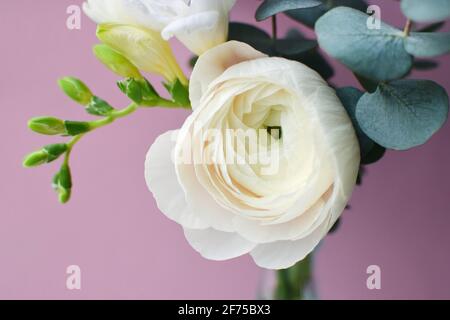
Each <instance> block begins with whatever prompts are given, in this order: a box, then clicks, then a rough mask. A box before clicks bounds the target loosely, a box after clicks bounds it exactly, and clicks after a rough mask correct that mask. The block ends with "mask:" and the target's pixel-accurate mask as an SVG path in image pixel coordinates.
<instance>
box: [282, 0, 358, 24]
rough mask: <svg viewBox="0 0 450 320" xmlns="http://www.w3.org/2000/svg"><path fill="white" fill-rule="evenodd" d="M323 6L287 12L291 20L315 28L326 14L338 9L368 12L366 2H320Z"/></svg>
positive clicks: (329, 0)
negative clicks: (347, 8)
mask: <svg viewBox="0 0 450 320" xmlns="http://www.w3.org/2000/svg"><path fill="white" fill-rule="evenodd" d="M319 1H320V2H321V3H322V4H321V5H320V6H317V7H312V8H305V9H295V10H288V11H286V12H285V14H286V15H288V16H289V17H290V18H292V19H294V20H296V21H298V22H300V23H302V24H304V25H306V26H308V27H311V28H314V24H315V23H316V21H317V20H318V19H319V18H320V17H321V16H323V15H324V14H325V13H326V12H328V11H330V10H331V9H333V8H336V7H350V8H354V9H357V10H360V11H364V12H365V11H366V9H367V3H366V2H365V1H364V0H319Z"/></svg>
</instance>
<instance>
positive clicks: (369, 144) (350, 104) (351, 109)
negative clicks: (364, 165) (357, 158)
mask: <svg viewBox="0 0 450 320" xmlns="http://www.w3.org/2000/svg"><path fill="white" fill-rule="evenodd" d="M336 94H337V96H338V97H339V100H341V103H342V105H343V106H344V108H345V110H347V113H348V115H349V117H350V119H351V120H352V123H353V127H354V128H355V132H356V135H357V137H358V141H359V147H360V151H361V158H364V157H365V156H366V155H367V154H369V152H370V151H371V150H372V148H373V146H374V142H373V141H372V140H371V139H370V138H369V137H368V136H367V135H366V134H365V133H364V131H362V130H361V128H360V127H359V125H358V121H357V120H356V105H357V104H358V101H359V99H361V97H362V96H363V94H364V92H362V91H360V90H358V89H356V88H353V87H344V88H339V89H337V90H336Z"/></svg>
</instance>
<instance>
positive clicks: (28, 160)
mask: <svg viewBox="0 0 450 320" xmlns="http://www.w3.org/2000/svg"><path fill="white" fill-rule="evenodd" d="M47 159H48V157H47V153H46V152H45V151H43V150H39V151H36V152H33V153H31V154H29V155H27V156H26V157H25V159H24V160H23V166H24V167H25V168H32V167H37V166H40V165H41V164H44V163H47Z"/></svg>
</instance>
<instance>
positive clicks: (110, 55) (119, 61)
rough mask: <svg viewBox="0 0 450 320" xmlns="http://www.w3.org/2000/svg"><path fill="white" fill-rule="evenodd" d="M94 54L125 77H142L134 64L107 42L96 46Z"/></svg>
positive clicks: (113, 70)
mask: <svg viewBox="0 0 450 320" xmlns="http://www.w3.org/2000/svg"><path fill="white" fill-rule="evenodd" d="M94 54H95V56H96V57H97V59H98V60H100V62H102V63H103V64H104V65H105V66H106V67H107V68H108V69H109V70H111V71H112V72H114V73H115V74H117V75H119V76H121V77H124V78H133V79H141V78H142V75H141V73H140V72H139V70H138V69H137V68H136V66H135V65H134V64H132V63H131V62H130V61H129V60H128V59H127V58H125V57H124V56H123V55H121V54H120V53H119V52H118V51H116V50H114V49H113V48H111V47H110V46H108V45H106V44H98V45H96V46H94Z"/></svg>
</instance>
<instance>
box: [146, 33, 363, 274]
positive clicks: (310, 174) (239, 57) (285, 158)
mask: <svg viewBox="0 0 450 320" xmlns="http://www.w3.org/2000/svg"><path fill="white" fill-rule="evenodd" d="M190 97H191V102H192V106H193V109H194V111H193V114H192V115H191V116H190V117H189V118H188V119H187V120H186V122H185V123H184V125H183V127H182V128H181V129H180V130H177V131H174V132H167V133H165V134H163V135H161V136H160V137H159V138H158V139H157V140H156V142H155V143H154V144H153V146H152V147H151V148H150V150H149V153H148V155H147V160H146V164H145V168H146V172H145V176H146V181H147V184H148V187H149V188H150V190H151V191H152V192H153V194H154V197H155V198H156V201H157V204H158V207H159V208H160V210H161V211H162V212H163V213H165V214H166V215H167V216H168V217H169V218H170V219H172V220H174V221H176V222H178V223H179V224H181V225H182V227H183V228H184V233H185V236H186V238H187V241H188V242H189V243H190V244H191V246H192V247H193V248H194V249H195V250H197V251H198V252H200V254H201V255H202V256H204V257H205V258H208V259H213V260H226V259H231V258H234V257H237V256H240V255H243V254H246V253H250V254H251V256H252V257H253V259H254V260H255V262H256V263H257V264H258V265H259V266H261V267H264V268H269V269H282V268H287V267H290V266H292V265H293V264H295V263H296V262H298V261H300V260H302V259H303V258H305V256H306V255H308V254H309V253H310V252H311V251H312V250H313V249H314V248H315V247H316V246H317V244H318V243H319V242H320V240H321V239H322V238H323V237H324V236H325V235H326V234H327V233H328V231H329V230H330V228H331V227H332V226H333V224H334V223H335V222H336V220H337V219H338V218H339V216H340V215H341V213H342V212H343V210H344V208H345V206H346V204H347V202H348V200H349V198H350V195H351V193H352V190H353V188H354V186H355V181H356V177H357V173H358V169H359V162H360V156H359V145H358V141H357V138H356V135H355V132H354V129H353V126H352V123H351V121H350V119H349V117H348V115H347V113H346V111H345V109H344V107H343V106H342V104H341V102H340V101H339V99H338V98H337V96H336V94H335V91H334V90H333V89H332V88H331V87H329V86H328V85H327V83H326V82H325V81H324V80H323V79H322V78H321V77H320V76H319V75H318V74H317V73H316V72H315V71H313V70H311V69H310V68H308V67H307V66H305V65H303V64H300V63H298V62H294V61H289V60H286V59H282V58H269V57H267V56H265V55H264V54H262V53H260V52H258V51H256V50H254V49H253V48H251V47H250V46H248V45H246V44H244V43H240V42H235V41H232V42H227V43H225V44H223V45H220V46H218V47H216V48H214V49H211V50H210V51H208V52H206V53H205V54H204V55H202V56H201V57H200V59H199V60H198V62H197V64H196V66H195V68H194V71H193V74H192V78H191V83H190ZM274 128H281V132H278V134H273V137H272V138H271V139H270V143H268V141H267V140H265V139H261V140H262V141H263V142H262V143H261V142H260V140H258V141H257V143H256V146H257V149H254V148H253V149H252V148H251V145H250V143H248V141H250V139H248V140H247V138H248V137H250V136H251V135H249V136H247V137H246V136H244V137H242V136H239V135H237V136H236V139H234V138H233V139H226V138H223V137H224V136H227V134H229V132H237V131H239V130H245V131H244V132H255V133H256V135H257V136H258V138H267V132H268V131H269V129H270V130H272V129H274ZM264 136H265V137H264ZM235 140H236V141H235ZM272 151H276V153H274V154H277V155H278V156H277V157H274V156H273V155H274V154H272V153H271V152H272ZM269 153H270V155H271V156H267V155H268V154H269ZM171 154H172V155H171ZM254 155H257V156H258V160H257V161H253V162H251V161H250V160H249V159H250V156H254ZM231 159H236V161H232V162H230V161H229V160H231ZM267 159H269V160H270V161H269V162H267V161H266V160H267ZM186 160H188V161H186ZM253 160H254V159H253ZM274 164H275V166H273V165H274ZM269 167H271V170H264V169H268V168H269ZM274 168H275V169H276V170H273V169H274Z"/></svg>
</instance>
